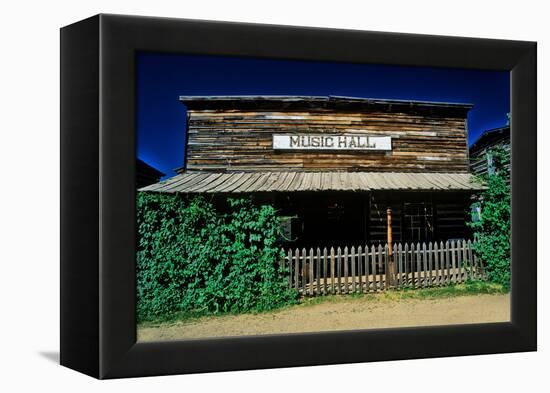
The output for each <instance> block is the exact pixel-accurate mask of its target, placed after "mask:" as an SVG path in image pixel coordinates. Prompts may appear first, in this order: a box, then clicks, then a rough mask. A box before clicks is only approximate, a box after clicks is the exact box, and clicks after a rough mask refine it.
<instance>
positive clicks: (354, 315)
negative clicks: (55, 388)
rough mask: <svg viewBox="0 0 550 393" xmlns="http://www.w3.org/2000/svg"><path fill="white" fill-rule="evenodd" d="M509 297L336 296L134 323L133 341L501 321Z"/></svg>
mask: <svg viewBox="0 0 550 393" xmlns="http://www.w3.org/2000/svg"><path fill="white" fill-rule="evenodd" d="M509 320H510V295H509V294H505V295H502V294H498V295H473V296H460V297H452V298H439V299H401V300H390V299H384V298H380V299H374V300H373V299H372V298H367V297H365V298H349V297H339V298H337V299H335V300H331V301H325V302H321V303H319V304H304V305H297V306H292V307H289V308H285V309H283V310H280V311H274V312H269V313H260V314H242V315H226V316H214V317H203V318H199V319H193V320H188V321H182V322H172V323H163V324H160V325H149V326H139V327H138V331H137V334H138V341H161V340H180V339H197V338H207V337H220V336H247V335H262V334H282V333H284V334H286V333H303V332H319V331H334V330H355V329H376V328H390V327H410V326H429V325H454V324H468V323H488V322H506V321H509Z"/></svg>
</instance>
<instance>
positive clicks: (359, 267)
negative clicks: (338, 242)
mask: <svg viewBox="0 0 550 393" xmlns="http://www.w3.org/2000/svg"><path fill="white" fill-rule="evenodd" d="M357 275H358V278H359V280H358V284H359V292H360V293H362V292H363V248H362V247H361V246H359V247H358V248H357Z"/></svg>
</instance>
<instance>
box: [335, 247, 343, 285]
mask: <svg viewBox="0 0 550 393" xmlns="http://www.w3.org/2000/svg"><path fill="white" fill-rule="evenodd" d="M336 255H337V257H336V264H337V276H338V288H337V293H338V294H341V293H342V251H341V250H340V247H338V249H337V251H336Z"/></svg>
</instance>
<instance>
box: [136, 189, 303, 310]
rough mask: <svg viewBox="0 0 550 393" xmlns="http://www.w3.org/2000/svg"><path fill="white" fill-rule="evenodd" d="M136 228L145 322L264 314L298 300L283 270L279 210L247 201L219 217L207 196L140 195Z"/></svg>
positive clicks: (235, 203)
mask: <svg viewBox="0 0 550 393" xmlns="http://www.w3.org/2000/svg"><path fill="white" fill-rule="evenodd" d="M137 224H138V239H139V242H138V252H137V272H136V274H137V314H138V319H139V320H151V319H159V318H165V317H169V316H170V315H172V314H174V313H176V312H186V313H189V314H196V315H200V314H209V313H221V312H246V311H263V310H270V309H273V308H276V307H280V306H283V305H285V304H289V303H292V302H294V301H295V300H296V298H297V296H296V293H295V292H294V291H292V290H291V289H289V288H288V285H287V284H288V281H287V278H286V277H287V276H286V273H287V272H286V271H285V270H284V269H283V268H282V267H281V266H279V264H278V261H279V259H280V258H281V257H282V250H281V248H280V245H279V244H278V243H277V241H278V239H279V234H280V225H279V217H278V216H277V212H276V211H275V209H274V208H273V207H272V206H269V205H262V206H257V205H256V204H254V203H253V201H252V200H251V199H249V198H241V199H228V200H227V209H217V208H216V207H215V206H214V205H213V204H212V203H210V202H208V201H207V200H206V199H204V198H203V197H200V196H199V197H192V198H187V197H185V196H182V195H178V194H161V193H146V192H139V193H138V196H137Z"/></svg>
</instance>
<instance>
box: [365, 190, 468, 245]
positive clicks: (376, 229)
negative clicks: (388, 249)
mask: <svg viewBox="0 0 550 393" xmlns="http://www.w3.org/2000/svg"><path fill="white" fill-rule="evenodd" d="M406 203H414V204H424V205H425V206H426V207H427V208H428V210H429V211H430V212H431V213H430V216H429V217H428V220H427V221H428V222H429V226H428V231H427V236H426V238H425V239H420V241H433V240H437V241H441V240H443V241H445V240H448V239H458V238H464V237H468V236H469V235H470V233H469V230H468V228H467V226H466V219H467V214H468V212H469V211H468V206H469V205H470V204H471V201H470V195H469V194H468V193H464V192H462V193H459V192H457V193H422V194H416V195H414V194H410V193H408V194H400V195H396V194H395V193H373V194H371V196H370V202H369V211H370V212H369V216H368V217H369V222H368V240H369V241H370V242H373V243H377V242H385V241H386V240H387V215H386V209H387V208H388V207H391V208H392V233H393V240H394V241H395V242H408V241H418V240H419V239H415V238H411V234H410V231H409V225H410V220H408V219H407V214H406V211H405V210H406V209H405V205H406Z"/></svg>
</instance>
